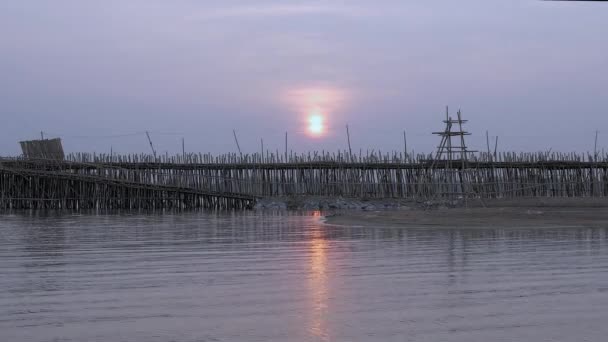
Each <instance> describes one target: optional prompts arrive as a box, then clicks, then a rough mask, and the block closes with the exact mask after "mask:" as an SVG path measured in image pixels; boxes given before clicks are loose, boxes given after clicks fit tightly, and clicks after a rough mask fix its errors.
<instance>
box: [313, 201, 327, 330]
mask: <svg viewBox="0 0 608 342" xmlns="http://www.w3.org/2000/svg"><path fill="white" fill-rule="evenodd" d="M320 215H321V213H320V212H313V216H320ZM321 229H322V228H321V227H320V226H319V227H315V228H314V230H313V231H312V232H311V239H310V241H309V243H310V245H309V248H310V277H309V283H310V294H311V325H310V332H311V334H312V335H313V336H315V337H316V338H318V339H319V340H321V341H328V340H329V332H328V325H327V318H328V286H327V268H328V264H327V255H326V253H327V241H326V240H325V238H324V237H323V235H322V232H321Z"/></svg>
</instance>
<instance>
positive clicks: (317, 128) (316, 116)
mask: <svg viewBox="0 0 608 342" xmlns="http://www.w3.org/2000/svg"><path fill="white" fill-rule="evenodd" d="M324 128H325V127H324V126H323V115H322V114H321V113H320V112H319V111H318V110H313V111H311V113H310V114H309V116H308V132H309V133H310V134H311V135H313V136H320V135H322V134H323V131H324Z"/></svg>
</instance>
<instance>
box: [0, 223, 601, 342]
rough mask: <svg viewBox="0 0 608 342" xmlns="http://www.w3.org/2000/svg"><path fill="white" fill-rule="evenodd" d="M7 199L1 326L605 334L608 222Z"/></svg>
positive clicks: (211, 333) (25, 337) (72, 337)
mask: <svg viewBox="0 0 608 342" xmlns="http://www.w3.org/2000/svg"><path fill="white" fill-rule="evenodd" d="M317 215H318V214H316V213H292V214H270V213H268V214H260V213H251V212H248V213H201V212H194V213H180V214H171V213H165V214H145V213H141V214H103V215H102V214H89V213H84V214H83V213H81V214H71V213H57V212H16V213H5V214H2V215H0V272H1V277H0V341H447V340H449V341H467V342H471V341H480V342H481V341H483V342H485V341H605V336H608V324H606V317H608V272H607V271H608V244H607V231H606V230H605V229H589V228H585V229H583V228H563V229H546V228H545V229H537V230H534V229H529V228H526V229H520V228H517V227H513V228H510V229H492V228H485V229H461V228H453V229H445V228H443V229H433V228H429V227H425V228H420V229H380V228H347V227H337V226H329V225H324V224H323V223H322V222H321V220H320V218H319V217H318V216H317Z"/></svg>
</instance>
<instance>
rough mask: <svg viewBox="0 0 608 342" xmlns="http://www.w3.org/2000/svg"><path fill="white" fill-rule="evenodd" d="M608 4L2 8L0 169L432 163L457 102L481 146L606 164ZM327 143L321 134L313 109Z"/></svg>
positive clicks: (16, 2)
mask: <svg viewBox="0 0 608 342" xmlns="http://www.w3.org/2000/svg"><path fill="white" fill-rule="evenodd" d="M607 23H608V3H593V2H589V3H576V2H575V3H573V2H543V1H535V0H504V1H491V0H475V1H467V0H464V1H452V0H450V1H407V0H395V1H369V0H365V1H363V0H362V1H346V0H344V1H261V0H260V1H252V0H250V1H230V0H220V1H206V0H199V1H195V0H171V1H169V0H103V1H87V0H2V1H0V116H1V122H2V125H0V155H15V154H18V153H19V147H18V144H17V142H18V141H20V140H25V139H34V138H37V137H39V135H40V131H44V132H46V133H45V134H46V136H47V137H55V136H59V137H61V138H62V139H63V141H64V147H65V149H66V151H67V152H76V151H91V152H92V151H96V152H109V150H110V148H112V149H113V150H114V151H118V152H148V151H149V146H148V143H147V140H146V137H145V134H144V133H143V132H144V131H146V130H147V131H150V133H151V136H152V139H153V140H154V143H155V145H157V149H158V150H159V151H160V152H164V151H169V153H173V152H178V151H180V152H181V138H182V137H184V139H185V143H186V149H187V150H188V151H197V152H198V151H200V152H213V153H218V152H234V151H235V150H236V146H235V144H234V140H233V136H232V130H233V129H235V130H236V131H237V135H238V137H239V140H240V143H241V147H242V149H243V150H244V152H255V151H258V150H259V148H260V138H263V139H264V143H265V145H266V147H268V148H270V149H272V150H274V149H281V150H282V149H283V145H284V134H285V132H286V131H287V132H288V134H289V145H290V148H292V149H294V150H298V151H304V150H310V149H315V150H322V149H325V150H332V151H333V150H336V149H338V148H346V132H345V125H346V124H349V126H350V132H351V140H352V144H353V149H355V150H359V149H360V148H361V149H363V150H364V151H365V150H366V149H376V150H377V149H382V150H387V151H388V150H401V149H402V148H403V147H402V146H403V130H407V134H408V145H409V146H408V147H410V148H413V149H415V150H417V151H423V152H430V151H431V150H433V149H434V147H435V146H436V145H437V143H438V139H436V138H435V137H433V136H431V135H430V133H431V132H432V131H437V130H440V129H441V128H442V123H441V120H442V119H443V118H444V115H445V106H446V105H449V106H450V111H451V112H454V113H455V111H456V110H457V109H458V108H461V109H462V112H463V115H464V117H465V118H466V119H469V120H470V122H469V124H468V126H467V128H468V129H469V131H471V132H472V133H473V136H472V137H471V139H470V140H471V142H470V145H472V147H474V148H477V149H481V150H484V149H485V148H486V146H485V131H486V130H488V131H489V133H490V135H491V136H495V135H498V136H499V137H500V138H499V149H501V150H516V151H522V150H523V151H536V150H545V149H548V148H553V150H561V151H573V150H592V149H593V143H594V135H595V131H596V130H599V131H600V133H599V145H600V148H606V149H607V150H608V95H607V90H608V24H607ZM314 111H316V112H320V113H321V115H322V117H323V125H324V128H325V131H324V132H323V134H322V135H321V136H312V135H311V134H309V133H308V132H307V120H308V117H309V116H310V115H311V113H312V112H314Z"/></svg>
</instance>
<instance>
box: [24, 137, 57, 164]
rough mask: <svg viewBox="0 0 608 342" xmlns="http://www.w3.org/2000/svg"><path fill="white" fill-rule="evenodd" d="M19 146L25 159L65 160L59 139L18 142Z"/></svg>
mask: <svg viewBox="0 0 608 342" xmlns="http://www.w3.org/2000/svg"><path fill="white" fill-rule="evenodd" d="M19 144H20V145H21V151H22V152H23V156H24V157H25V158H29V159H55V160H63V159H64V158H65V154H64V153H63V146H62V145H61V139H60V138H55V139H43V140H27V141H20V142H19Z"/></svg>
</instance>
